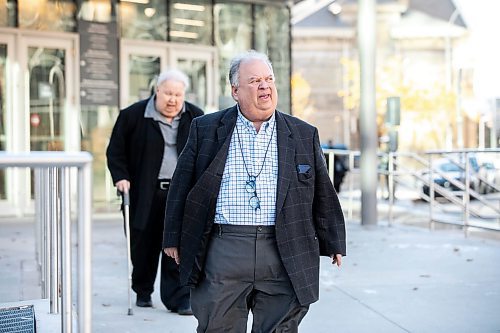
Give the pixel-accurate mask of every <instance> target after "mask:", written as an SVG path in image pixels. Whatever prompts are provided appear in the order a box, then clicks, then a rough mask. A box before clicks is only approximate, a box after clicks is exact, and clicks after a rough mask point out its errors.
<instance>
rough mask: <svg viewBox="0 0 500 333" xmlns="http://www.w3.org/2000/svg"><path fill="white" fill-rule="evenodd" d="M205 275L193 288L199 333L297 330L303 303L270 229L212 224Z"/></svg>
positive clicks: (305, 308) (257, 332)
mask: <svg viewBox="0 0 500 333" xmlns="http://www.w3.org/2000/svg"><path fill="white" fill-rule="evenodd" d="M204 273H205V277H204V279H203V280H202V281H201V282H200V284H199V285H198V286H196V287H195V288H194V289H192V290H191V306H192V309H193V313H194V315H195V317H196V319H197V320H198V329H197V332H198V333H202V332H213V333H215V332H217V333H220V332H231V333H244V332H246V329H247V321H248V313H249V311H252V315H253V324H252V333H271V332H277V333H278V332H280V333H281V332H298V326H299V323H300V321H301V320H302V318H304V316H305V315H306V313H307V311H308V309H309V307H308V306H301V305H300V304H299V302H298V300H297V297H296V296H295V292H294V290H293V287H292V284H291V282H290V279H289V278H288V275H287V273H286V271H285V269H284V267H283V264H282V262H281V259H280V257H279V253H278V248H277V245H276V238H275V234H274V227H261V226H233V225H215V226H214V231H213V233H212V237H211V241H210V243H209V245H208V252H207V258H206V262H205V269H204Z"/></svg>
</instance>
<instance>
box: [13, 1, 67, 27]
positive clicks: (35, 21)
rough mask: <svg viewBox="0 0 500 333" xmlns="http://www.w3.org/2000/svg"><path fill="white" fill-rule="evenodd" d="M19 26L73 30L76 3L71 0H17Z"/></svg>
mask: <svg viewBox="0 0 500 333" xmlns="http://www.w3.org/2000/svg"><path fill="white" fill-rule="evenodd" d="M18 6H19V27H21V28H27V29H34V30H50V31H75V28H76V22H75V14H76V5H75V2H74V1H71V0H37V1H33V0H18Z"/></svg>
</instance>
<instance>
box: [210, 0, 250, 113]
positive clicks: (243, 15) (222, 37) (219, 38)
mask: <svg viewBox="0 0 500 333" xmlns="http://www.w3.org/2000/svg"><path fill="white" fill-rule="evenodd" d="M214 26H215V46H216V47H217V49H218V52H219V73H220V76H219V77H220V81H219V84H220V86H219V91H220V96H219V107H220V108H225V107H228V106H231V105H233V104H234V101H233V98H232V97H231V87H230V86H229V84H228V81H227V80H228V79H227V72H228V69H229V63H230V61H231V59H232V58H233V57H234V56H236V55H237V54H239V53H241V52H244V51H246V50H248V49H250V48H252V6H251V5H249V4H236V3H226V2H219V3H217V4H216V5H215V7H214Z"/></svg>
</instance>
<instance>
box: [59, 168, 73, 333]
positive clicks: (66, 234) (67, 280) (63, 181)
mask: <svg viewBox="0 0 500 333" xmlns="http://www.w3.org/2000/svg"><path fill="white" fill-rule="evenodd" d="M59 179H60V182H59V193H60V200H61V214H60V221H61V245H62V251H61V272H62V273H61V274H62V290H61V298H62V300H61V309H62V310H61V316H62V321H61V324H62V332H64V333H71V332H72V329H73V328H72V319H73V318H72V312H73V311H72V306H73V298H72V290H71V289H72V282H71V269H72V265H71V213H70V212H71V207H70V193H71V191H70V183H69V180H70V170H69V168H67V167H64V168H60V169H59Z"/></svg>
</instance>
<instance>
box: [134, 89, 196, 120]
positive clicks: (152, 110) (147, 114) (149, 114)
mask: <svg viewBox="0 0 500 333" xmlns="http://www.w3.org/2000/svg"><path fill="white" fill-rule="evenodd" d="M155 101H156V94H154V95H153V96H151V97H150V98H149V101H148V104H147V105H146V110H145V111H144V118H153V120H154V121H159V122H161V123H163V124H167V125H170V124H169V123H168V122H167V119H166V118H165V116H163V115H162V114H161V113H160V112H158V110H156V105H155ZM185 111H186V103H184V104H183V105H182V109H181V112H179V114H178V115H177V116H175V117H174V119H173V120H174V121H177V120H179V119H181V115H182V114H183V113H184V112H185Z"/></svg>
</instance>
